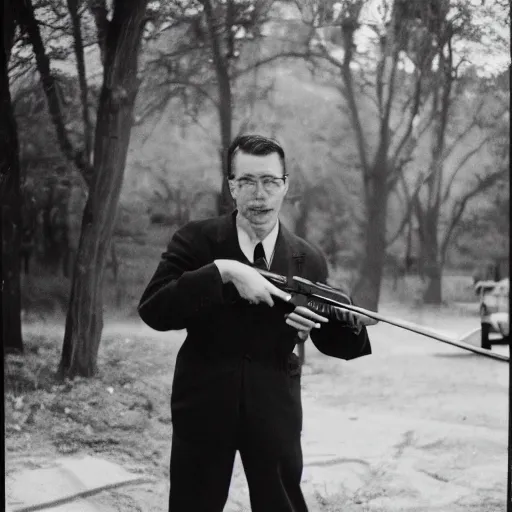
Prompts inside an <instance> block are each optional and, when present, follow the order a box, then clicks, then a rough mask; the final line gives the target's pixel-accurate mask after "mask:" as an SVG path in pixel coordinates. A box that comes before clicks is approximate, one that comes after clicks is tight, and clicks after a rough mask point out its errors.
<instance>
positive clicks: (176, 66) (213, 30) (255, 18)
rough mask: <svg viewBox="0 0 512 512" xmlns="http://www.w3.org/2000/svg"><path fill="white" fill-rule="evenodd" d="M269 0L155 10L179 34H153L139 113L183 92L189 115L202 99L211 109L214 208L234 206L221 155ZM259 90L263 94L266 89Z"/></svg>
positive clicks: (200, 0)
mask: <svg viewBox="0 0 512 512" xmlns="http://www.w3.org/2000/svg"><path fill="white" fill-rule="evenodd" d="M273 3H274V1H273V0H226V1H222V2H218V1H212V0H194V1H192V2H188V3H186V4H183V3H182V2H171V3H169V5H168V6H167V7H166V9H163V10H162V11H161V12H160V15H159V19H160V24H162V18H163V19H167V20H168V27H169V28H172V30H173V31H174V32H175V34H179V36H177V35H176V36H175V40H171V39H170V38H169V34H168V32H167V31H162V32H160V33H159V35H158V36H155V40H156V43H157V44H155V48H154V49H153V50H152V51H151V53H152V57H150V58H149V59H147V60H148V62H147V63H146V66H147V68H146V69H147V70H148V72H147V73H146V75H147V78H148V79H147V80H146V83H145V84H143V90H144V93H145V95H147V96H150V100H149V102H148V105H147V107H146V108H144V109H143V110H144V111H143V113H142V114H141V118H142V117H146V116H147V115H148V114H150V113H152V112H154V111H155V110H157V111H158V110H160V111H161V110H162V109H163V107H164V106H165V105H167V103H168V102H169V101H170V100H171V99H172V98H174V97H176V96H180V97H181V98H182V100H183V102H184V104H185V105H186V106H187V107H188V108H189V112H190V113H191V115H192V117H195V118H197V117H196V114H197V112H198V110H200V109H201V108H202V107H204V106H206V105H209V106H213V108H214V110H215V115H216V117H217V119H218V127H219V132H218V133H219V139H220V140H219V144H218V151H217V154H218V156H219V169H220V171H221V172H220V174H221V176H222V189H221V193H220V195H219V204H218V211H219V213H224V212H226V211H229V210H231V209H232V206H233V202H232V199H231V194H230V192H229V187H228V183H227V181H226V172H227V166H226V156H227V150H228V147H229V145H230V144H231V141H232V139H233V135H234V132H235V129H234V122H235V110H236V103H237V99H238V100H240V99H241V98H240V97H238V98H236V96H237V91H236V84H237V82H238V81H239V80H240V79H241V78H242V77H243V76H246V75H247V74H248V73H249V72H251V71H254V70H257V69H258V68H259V66H260V64H261V62H260V59H259V58H258V56H259V55H258V54H259V44H260V42H261V39H262V37H263V34H262V27H263V26H264V24H265V23H266V22H267V21H268V19H269V11H270V9H271V7H272V5H273ZM171 36H172V33H171ZM162 47H163V48H162ZM242 62H243V65H242V64H241V63H242ZM259 85H261V84H259ZM244 92H245V95H246V96H248V98H247V99H248V101H254V91H253V90H249V91H244ZM258 94H259V96H260V97H263V96H264V95H265V94H266V89H263V90H259V91H258ZM240 96H241V95H240Z"/></svg>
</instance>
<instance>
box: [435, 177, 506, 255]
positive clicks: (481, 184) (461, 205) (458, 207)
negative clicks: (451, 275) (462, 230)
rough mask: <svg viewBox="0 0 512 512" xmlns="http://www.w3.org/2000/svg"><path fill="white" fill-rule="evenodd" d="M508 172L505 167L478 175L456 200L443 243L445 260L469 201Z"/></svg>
mask: <svg viewBox="0 0 512 512" xmlns="http://www.w3.org/2000/svg"><path fill="white" fill-rule="evenodd" d="M507 173H508V169H506V168H503V169H499V170H498V171H495V172H492V173H489V174H487V175H485V176H483V177H477V183H476V184H475V186H474V187H472V188H471V189H470V190H468V191H467V192H466V193H465V194H464V195H462V196H461V197H460V198H459V199H458V200H457V202H456V204H455V206H454V207H453V210H452V215H451V220H450V222H449V224H448V228H447V230H446V232H445V234H444V237H443V241H442V243H441V251H440V252H441V258H442V261H443V262H444V260H445V258H446V251H447V249H448V244H449V243H450V240H451V237H452V234H453V231H454V229H455V227H456V226H457V224H458V223H459V221H460V219H461V217H462V215H463V213H464V211H465V209H466V207H467V205H468V202H469V201H470V200H471V199H473V198H474V197H476V196H478V195H479V194H481V193H483V192H485V191H486V190H487V189H489V188H490V187H492V186H493V185H494V184H495V183H497V182H498V181H499V180H500V179H502V178H505V177H506V175H507Z"/></svg>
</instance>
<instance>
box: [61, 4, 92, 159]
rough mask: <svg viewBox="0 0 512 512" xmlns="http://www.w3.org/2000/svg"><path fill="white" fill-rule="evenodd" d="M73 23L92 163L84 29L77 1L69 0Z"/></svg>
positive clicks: (89, 153)
mask: <svg viewBox="0 0 512 512" xmlns="http://www.w3.org/2000/svg"><path fill="white" fill-rule="evenodd" d="M67 3H68V8H69V14H70V16H71V23H72V27H73V39H74V48H75V57H76V67H77V72H78V83H79V85H80V99H81V101H82V117H83V122H84V133H83V136H84V146H85V155H86V159H87V162H88V163H90V161H91V155H92V144H93V142H92V125H91V119H90V117H89V101H88V91H87V78H86V74H85V59H84V45H83V40H82V29H81V27H80V15H79V13H78V4H77V0H67Z"/></svg>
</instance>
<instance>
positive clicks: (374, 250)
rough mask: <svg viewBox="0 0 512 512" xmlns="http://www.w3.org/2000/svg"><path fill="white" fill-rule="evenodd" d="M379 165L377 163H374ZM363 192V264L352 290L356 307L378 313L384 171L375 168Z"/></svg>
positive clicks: (383, 238) (383, 240)
mask: <svg viewBox="0 0 512 512" xmlns="http://www.w3.org/2000/svg"><path fill="white" fill-rule="evenodd" d="M377 161H379V160H377ZM375 171H376V172H373V173H372V175H371V176H372V178H371V179H370V180H369V183H368V185H367V187H368V188H367V191H366V198H367V200H366V210H367V216H366V219H367V223H366V228H365V243H364V254H363V261H362V264H361V267H360V276H359V280H358V282H357V284H356V286H355V290H354V294H353V295H354V300H355V302H356V304H357V305H359V306H361V307H363V308H366V309H370V310H373V311H377V309H378V306H379V298H380V286H381V281H382V271H383V266H384V255H385V252H386V211H387V203H388V193H387V183H386V178H387V170H386V168H384V167H383V168H380V169H379V168H375Z"/></svg>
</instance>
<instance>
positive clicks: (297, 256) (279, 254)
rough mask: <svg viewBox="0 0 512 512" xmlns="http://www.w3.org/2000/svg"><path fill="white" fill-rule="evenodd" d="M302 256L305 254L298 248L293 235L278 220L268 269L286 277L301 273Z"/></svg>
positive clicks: (302, 265)
mask: <svg viewBox="0 0 512 512" xmlns="http://www.w3.org/2000/svg"><path fill="white" fill-rule="evenodd" d="M304 258H305V254H304V252H303V251H301V250H300V249H299V247H298V244H297V243H296V242H295V240H294V236H293V235H292V234H291V233H290V231H288V229H287V228H286V227H285V226H284V225H283V223H282V222H279V234H278V235H277V241H276V249H275V252H274V259H273V260H272V264H271V265H270V271H271V272H274V273H276V274H281V275H283V276H287V277H292V276H294V275H301V273H302V269H303V267H304Z"/></svg>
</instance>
